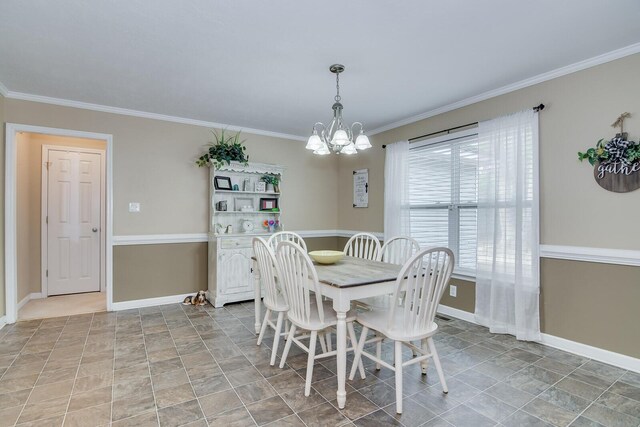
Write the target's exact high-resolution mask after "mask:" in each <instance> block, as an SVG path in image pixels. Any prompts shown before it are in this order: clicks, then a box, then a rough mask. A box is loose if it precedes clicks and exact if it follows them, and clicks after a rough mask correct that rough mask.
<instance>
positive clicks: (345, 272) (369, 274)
mask: <svg viewBox="0 0 640 427" xmlns="http://www.w3.org/2000/svg"><path fill="white" fill-rule="evenodd" d="M313 264H314V266H315V267H316V271H317V272H318V280H319V281H320V282H321V283H324V284H327V285H330V286H334V287H337V288H350V287H354V286H363V285H371V284H374V283H382V282H390V281H393V280H396V279H397V278H398V273H400V269H401V268H402V266H401V265H396V264H389V263H386V262H380V261H370V260H366V259H362V258H353V257H348V256H347V257H344V258H343V259H341V260H340V261H338V262H336V263H335V264H330V265H322V264H318V263H316V262H315V261H314V263H313Z"/></svg>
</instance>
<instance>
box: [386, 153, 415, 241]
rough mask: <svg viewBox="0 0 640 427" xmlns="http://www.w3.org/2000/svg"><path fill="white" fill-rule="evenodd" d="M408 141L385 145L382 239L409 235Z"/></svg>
mask: <svg viewBox="0 0 640 427" xmlns="http://www.w3.org/2000/svg"><path fill="white" fill-rule="evenodd" d="M410 232H411V212H410V205H409V141H399V142H396V143H394V144H389V145H387V148H386V157H385V161H384V240H385V241H387V240H389V239H390V238H391V237H395V236H409V235H410Z"/></svg>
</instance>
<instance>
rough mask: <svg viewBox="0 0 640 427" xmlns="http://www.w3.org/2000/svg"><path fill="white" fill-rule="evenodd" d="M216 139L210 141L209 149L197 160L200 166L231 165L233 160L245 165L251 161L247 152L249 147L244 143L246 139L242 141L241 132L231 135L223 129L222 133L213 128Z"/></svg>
mask: <svg viewBox="0 0 640 427" xmlns="http://www.w3.org/2000/svg"><path fill="white" fill-rule="evenodd" d="M211 133H212V134H213V138H214V141H211V142H210V143H209V149H208V150H207V152H206V153H205V154H203V155H202V156H200V157H199V158H198V160H196V165H198V166H199V167H204V166H211V165H213V166H215V167H216V168H220V167H222V166H224V165H225V164H227V165H229V164H231V162H232V161H235V162H240V163H242V164H243V165H245V166H246V165H247V164H248V163H249V156H248V155H247V154H246V153H245V152H246V150H247V147H245V146H244V145H243V143H244V142H245V141H246V140H244V139H243V140H242V141H240V132H238V133H236V134H235V135H233V136H231V135H229V133H228V132H227V133H226V134H225V130H224V129H222V130H221V131H220V134H218V133H217V132H216V131H215V130H213V129H212V130H211Z"/></svg>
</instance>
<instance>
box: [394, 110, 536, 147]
mask: <svg viewBox="0 0 640 427" xmlns="http://www.w3.org/2000/svg"><path fill="white" fill-rule="evenodd" d="M542 110H544V104H540V105H536V106H535V107H533V111H535V112H538V111H542ZM477 124H478V122H473V123H467V124H466V125H462V126H455V127H452V128H449V129H444V130H440V131H438V132H431V133H427V134H425V135H420V136H415V137H413V138H409V142H412V141H415V140H418V139H422V138H427V137H429V136H433V135H438V134H440V133H445V132H446V133H451V131H452V130H458V129H462V128H467V127H469V126H475V125H477ZM382 148H387V145H386V144H385V145H383V146H382Z"/></svg>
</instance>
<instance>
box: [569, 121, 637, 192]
mask: <svg viewBox="0 0 640 427" xmlns="http://www.w3.org/2000/svg"><path fill="white" fill-rule="evenodd" d="M629 117H631V114H629V113H623V114H621V115H620V117H618V119H617V120H616V121H615V122H614V123H613V124H612V125H611V126H612V127H620V133H618V134H616V136H615V137H613V138H611V140H610V141H607V140H605V139H601V140H600V141H598V143H597V144H596V146H595V148H589V149H588V150H587V151H585V152H584V153H581V152H579V153H578V159H579V160H580V161H582V160H585V159H586V160H588V161H589V163H590V164H591V165H593V167H594V170H593V176H594V178H595V180H596V182H597V183H598V185H600V186H601V187H602V188H604V189H605V190H609V191H614V192H616V193H626V192H629V191H633V190H636V189H638V188H640V143H639V142H633V141H629V140H627V133H626V132H624V129H623V124H624V119H626V118H629Z"/></svg>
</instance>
